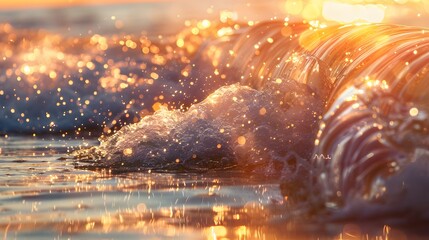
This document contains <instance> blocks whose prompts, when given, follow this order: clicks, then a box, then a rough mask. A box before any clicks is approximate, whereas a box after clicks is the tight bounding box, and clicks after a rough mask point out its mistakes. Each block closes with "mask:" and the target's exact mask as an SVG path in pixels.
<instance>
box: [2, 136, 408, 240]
mask: <svg viewBox="0 0 429 240" xmlns="http://www.w3.org/2000/svg"><path fill="white" fill-rule="evenodd" d="M93 144H95V141H75V140H73V141H63V142H61V141H60V142H58V140H56V139H49V140H46V139H45V140H43V139H36V138H19V137H9V138H8V139H2V140H1V146H2V147H1V148H2V155H1V156H0V233H1V234H2V237H3V238H4V239H27V238H31V239H52V238H55V239H65V238H72V239H96V238H108V239H117V238H126V239H141V238H145V239H146V238H149V239H165V238H180V239H284V238H287V239H316V238H320V239H333V238H336V239H351V238H350V237H358V238H353V239H360V238H361V237H365V236H370V237H376V236H378V237H380V238H379V239H387V237H389V239H392V238H391V237H392V236H393V239H402V238H395V236H405V235H404V234H403V233H401V232H399V231H398V230H392V229H390V228H389V227H387V226H386V227H384V228H383V227H382V226H379V227H377V228H374V227H372V228H369V229H370V230H368V229H366V228H365V227H362V226H358V225H353V224H346V225H344V226H343V225H342V224H334V223H331V224H321V221H323V219H319V220H314V219H313V220H311V219H306V220H303V219H299V218H298V219H294V220H291V217H292V215H291V214H290V212H288V210H286V209H287V208H286V207H285V199H284V198H283V197H282V196H281V194H280V190H279V187H278V184H274V183H272V182H270V181H267V180H261V179H253V178H249V177H248V176H240V175H239V174H237V173H233V172H224V173H216V174H215V173H205V174H204V175H200V174H165V173H124V174H116V175H113V174H111V173H109V172H108V171H106V170H104V171H95V172H93V171H87V170H79V169H76V168H74V163H73V161H72V160H70V159H66V158H67V155H66V154H65V153H66V152H67V151H69V150H70V149H75V148H79V146H83V145H93ZM33 146H36V147H33ZM18 152H19V153H21V154H20V155H17V153H18ZM389 229H390V232H389ZM392 233H394V234H392ZM398 234H400V235H398ZM401 234H402V235H401Z"/></svg>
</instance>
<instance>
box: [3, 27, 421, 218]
mask: <svg viewBox="0 0 429 240" xmlns="http://www.w3.org/2000/svg"><path fill="white" fill-rule="evenodd" d="M206 25H207V24H206ZM1 29H2V33H1V34H0V36H2V40H1V44H2V45H3V46H2V47H3V48H5V49H6V51H5V53H4V56H3V62H2V68H3V69H6V71H4V73H2V76H0V81H1V82H2V83H4V84H2V86H4V87H3V89H2V90H1V92H0V93H1V96H0V98H1V102H2V103H4V106H2V109H0V113H1V114H2V115H3V116H5V117H4V118H3V119H0V126H1V129H0V130H2V131H3V132H8V131H9V132H35V133H41V132H44V131H53V132H61V133H63V134H68V133H70V132H73V131H75V133H80V132H82V131H84V130H85V129H86V130H87V131H99V130H103V131H104V132H105V133H107V134H111V135H110V136H107V137H106V136H105V137H103V138H102V139H101V144H100V146H99V147H95V148H92V149H89V150H83V151H79V152H76V153H75V155H76V156H77V157H78V158H80V159H90V162H91V163H92V164H93V165H94V166H97V167H111V168H125V169H127V170H132V171H136V170H197V171H201V170H204V171H205V170H214V169H218V170H219V169H229V168H233V169H238V170H240V171H245V172H249V173H256V174H262V175H266V176H272V177H281V178H282V179H283V180H282V182H283V183H282V185H281V188H282V191H283V193H284V194H285V195H287V196H288V199H290V200H291V201H295V202H306V203H310V204H311V205H314V206H316V207H321V208H334V209H342V212H341V214H338V215H339V216H342V217H344V216H347V213H350V212H353V213H356V209H359V207H356V206H361V205H362V203H364V204H367V205H371V206H377V204H378V205H381V206H383V207H382V208H376V209H377V211H376V210H371V211H370V212H365V211H362V212H361V213H360V214H361V216H363V217H365V216H370V215H371V216H374V215H377V214H383V213H385V212H386V211H387V212H390V213H392V212H395V211H396V213H399V212H401V211H404V210H405V209H408V210H409V209H412V210H413V212H414V213H417V212H421V214H420V215H419V217H421V218H424V219H426V218H427V209H426V207H425V204H423V202H424V201H422V202H418V203H415V204H414V202H413V200H410V199H415V198H423V199H428V197H427V196H426V195H425V193H422V188H421V187H419V186H426V185H427V183H428V182H429V179H428V174H429V172H428V170H429V169H428V168H427V163H425V161H427V159H428V154H429V152H428V150H429V135H428V126H429V119H428V111H429V110H428V108H429V105H428V102H429V99H428V96H429V95H428V94H427V92H428V90H429V89H428V88H429V84H428V80H427V79H428V76H429V61H428V59H429V53H428V52H429V51H428V48H429V32H428V30H426V29H421V28H415V27H406V26H395V25H386V24H365V25H346V26H332V27H327V28H320V27H318V26H311V25H306V24H293V23H289V22H283V21H273V22H263V23H259V24H257V25H255V26H247V25H242V24H239V23H235V22H227V23H211V24H210V25H209V26H208V25H207V26H205V25H201V26H200V27H199V28H198V27H195V28H190V29H186V30H184V31H183V32H181V33H179V34H178V35H176V36H174V37H171V38H165V39H157V40H156V41H154V40H153V39H149V38H148V37H144V36H109V37H106V36H99V35H95V36H92V37H88V38H86V39H85V38H83V39H82V38H80V39H75V38H70V39H68V38H64V37H62V36H57V35H52V34H49V33H42V32H37V33H35V32H27V31H22V32H19V31H12V30H11V29H10V26H7V25H4V26H2V28H1ZM195 29H197V30H198V31H196V30H195ZM29 35H31V37H28V36H29ZM6 39H12V40H13V41H6ZM26 39H34V40H31V41H28V40H26ZM10 52H13V53H14V54H9V55H8V53H10ZM41 56H43V58H41ZM27 98H28V99H27ZM40 103H43V104H40ZM152 112H155V113H153V114H152ZM27 119H28V120H27ZM117 124H120V125H121V126H122V125H126V126H124V127H122V128H121V129H120V130H117V131H116V130H114V128H112V127H114V126H115V125H117ZM97 129H98V130H97ZM112 131H113V132H112ZM400 183H402V185H401V184H400ZM398 184H399V185H401V186H400V187H399V186H398ZM422 194H423V195H422ZM397 201H403V202H402V203H403V204H399V205H398V204H397ZM344 206H346V207H344ZM394 206H396V207H397V209H396V210H395V211H393V210H392V208H393V207H394ZM366 209H373V208H371V207H367V208H366ZM354 216H356V214H355V215H354ZM413 216H414V217H415V215H413Z"/></svg>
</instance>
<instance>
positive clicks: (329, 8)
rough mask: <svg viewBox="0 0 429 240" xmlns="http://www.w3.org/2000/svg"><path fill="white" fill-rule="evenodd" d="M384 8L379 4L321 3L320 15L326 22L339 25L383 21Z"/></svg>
mask: <svg viewBox="0 0 429 240" xmlns="http://www.w3.org/2000/svg"><path fill="white" fill-rule="evenodd" d="M385 9H386V7H385V6H383V5H381V4H348V3H342V2H336V1H327V2H324V3H323V8H322V15H323V17H324V18H325V19H326V20H330V21H336V22H341V23H352V22H359V21H364V22H370V23H378V22H381V21H383V19H384V15H385Z"/></svg>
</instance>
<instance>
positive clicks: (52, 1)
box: [0, 0, 166, 9]
mask: <svg viewBox="0 0 429 240" xmlns="http://www.w3.org/2000/svg"><path fill="white" fill-rule="evenodd" d="M159 1H166V0H38V1H34V0H2V1H0V9H17V8H44V7H70V6H76V5H92V4H115V3H116V4H122V3H133V2H159Z"/></svg>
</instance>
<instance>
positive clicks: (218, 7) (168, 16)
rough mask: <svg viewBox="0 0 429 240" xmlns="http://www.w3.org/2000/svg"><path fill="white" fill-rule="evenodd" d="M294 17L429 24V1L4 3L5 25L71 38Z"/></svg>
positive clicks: (0, 5) (0, 9)
mask: <svg viewBox="0 0 429 240" xmlns="http://www.w3.org/2000/svg"><path fill="white" fill-rule="evenodd" d="M222 17H228V18H232V19H237V20H239V21H260V20H267V19H271V18H279V19H284V18H289V19H290V20H296V21H302V20H305V21H319V22H321V23H327V24H330V23H334V24H335V23H352V22H389V23H397V24H405V25H416V26H429V21H428V20H429V1H428V0H264V1H261V0H216V1H209V0H198V1H195V0H38V1H34V0H2V1H0V22H1V23H10V24H11V25H12V26H13V27H15V28H34V29H47V30H49V31H54V32H60V33H61V34H66V35H88V34H95V33H98V34H112V33H118V32H124V33H140V32H147V33H150V34H153V35H156V34H161V33H162V34H170V33H171V34H172V33H177V31H178V30H179V29H181V28H183V26H184V23H185V22H186V20H189V19H192V20H202V19H208V20H216V19H219V18H222Z"/></svg>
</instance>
